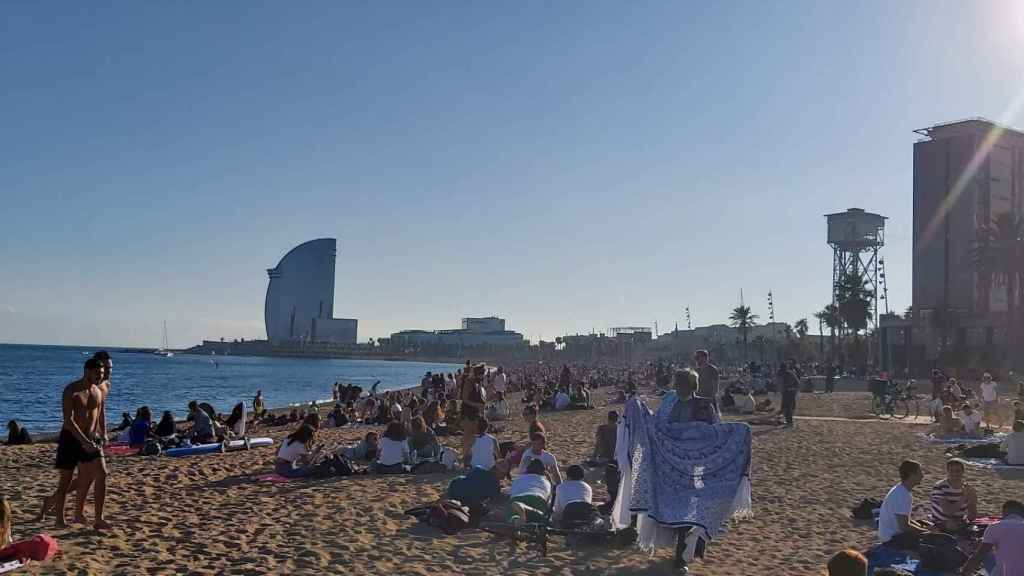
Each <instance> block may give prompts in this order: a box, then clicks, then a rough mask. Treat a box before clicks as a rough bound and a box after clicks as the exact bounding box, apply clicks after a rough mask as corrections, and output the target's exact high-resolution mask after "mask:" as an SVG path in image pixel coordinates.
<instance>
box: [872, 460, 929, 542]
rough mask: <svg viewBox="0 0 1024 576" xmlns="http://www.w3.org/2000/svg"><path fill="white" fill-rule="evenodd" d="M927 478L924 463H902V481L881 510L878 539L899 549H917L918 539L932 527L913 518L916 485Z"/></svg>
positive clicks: (912, 461)
mask: <svg viewBox="0 0 1024 576" xmlns="http://www.w3.org/2000/svg"><path fill="white" fill-rule="evenodd" d="M923 479H924V471H922V470H921V464H920V463H918V462H915V461H914V460H904V461H903V462H902V463H900V483H899V484H897V485H895V486H893V487H892V489H890V490H889V493H888V494H886V495H885V499H884V500H882V508H881V510H879V513H878V538H879V540H881V542H882V544H885V545H887V546H889V547H890V548H893V549H896V550H916V549H917V544H918V538H919V537H920V536H921V534H924V533H925V532H927V531H928V527H927V526H925V525H923V524H921V523H918V522H916V521H914V520H913V519H911V517H910V516H911V512H912V511H913V509H914V496H913V490H914V487H915V486H917V485H918V484H920V483H921V480H923Z"/></svg>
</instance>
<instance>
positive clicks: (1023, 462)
mask: <svg viewBox="0 0 1024 576" xmlns="http://www.w3.org/2000/svg"><path fill="white" fill-rule="evenodd" d="M1004 444H1005V448H1006V463H1007V464H1010V465H1011V466H1024V432H1011V433H1010V435H1009V436H1007V437H1006V442H1005V443H1004Z"/></svg>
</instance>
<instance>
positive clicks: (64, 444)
mask: <svg viewBox="0 0 1024 576" xmlns="http://www.w3.org/2000/svg"><path fill="white" fill-rule="evenodd" d="M103 374H104V370H103V364H102V363H101V362H100V361H99V360H97V359H96V358H90V359H89V360H87V361H86V362H85V369H84V373H83V376H82V378H81V379H79V380H76V381H74V382H72V383H71V384H68V385H67V386H66V387H65V388H64V394H63V398H62V409H63V415H64V425H63V427H62V428H61V431H60V436H59V438H58V439H57V469H58V470H60V480H59V482H58V484H57V495H56V500H57V501H56V503H55V505H54V511H55V513H56V515H57V522H56V527H57V528H66V527H67V524H66V523H65V519H64V505H65V503H66V502H65V501H66V499H67V493H68V489H69V488H70V487H71V479H72V476H73V475H74V473H75V468H78V485H79V486H80V487H88V486H89V485H90V484H92V482H93V481H94V480H95V479H96V477H97V475H98V471H99V470H101V469H102V467H103V449H102V447H101V445H100V438H99V435H100V434H102V433H103V431H104V429H105V428H106V426H104V425H102V424H101V422H102V419H101V416H102V412H103V400H104V396H103V391H102V389H101V388H100V383H101V382H102V381H103ZM104 476H105V475H104ZM105 487H106V486H105V483H104V489H105ZM102 492H103V490H101V489H100V488H98V487H97V490H96V521H95V526H96V528H97V529H102V528H107V527H108V526H109V525H108V524H107V522H106V521H105V520H103V497H104V496H105V494H104V493H102ZM78 497H79V498H80V499H82V500H84V499H85V494H84V490H83V489H80V490H79V491H78ZM76 519H77V520H82V518H76Z"/></svg>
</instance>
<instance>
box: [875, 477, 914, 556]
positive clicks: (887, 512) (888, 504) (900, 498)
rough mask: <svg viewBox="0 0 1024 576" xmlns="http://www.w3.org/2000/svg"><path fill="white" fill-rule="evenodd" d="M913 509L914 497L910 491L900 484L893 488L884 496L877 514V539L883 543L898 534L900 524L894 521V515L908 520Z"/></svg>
mask: <svg viewBox="0 0 1024 576" xmlns="http://www.w3.org/2000/svg"><path fill="white" fill-rule="evenodd" d="M913 508H914V497H913V495H912V494H911V493H910V490H907V487H906V486H904V485H903V483H902V482H901V483H899V484H897V485H895V486H893V487H892V489H891V490H889V493H888V494H886V495H885V500H883V501H882V509H881V510H879V512H878V539H879V540H881V541H882V543H885V542H888V541H889V540H891V539H892V537H893V536H895V535H897V534H899V533H900V524H899V522H897V521H896V515H897V514H899V515H900V516H906V517H907V519H908V520H909V519H910V512H911V511H912V510H913Z"/></svg>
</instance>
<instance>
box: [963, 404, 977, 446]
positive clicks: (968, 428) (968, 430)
mask: <svg viewBox="0 0 1024 576" xmlns="http://www.w3.org/2000/svg"><path fill="white" fill-rule="evenodd" d="M960 422H962V423H963V426H964V435H965V436H968V437H970V438H981V414H980V413H979V412H978V411H977V410H975V409H974V407H973V406H971V403H970V402H964V408H963V412H961V414H960Z"/></svg>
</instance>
